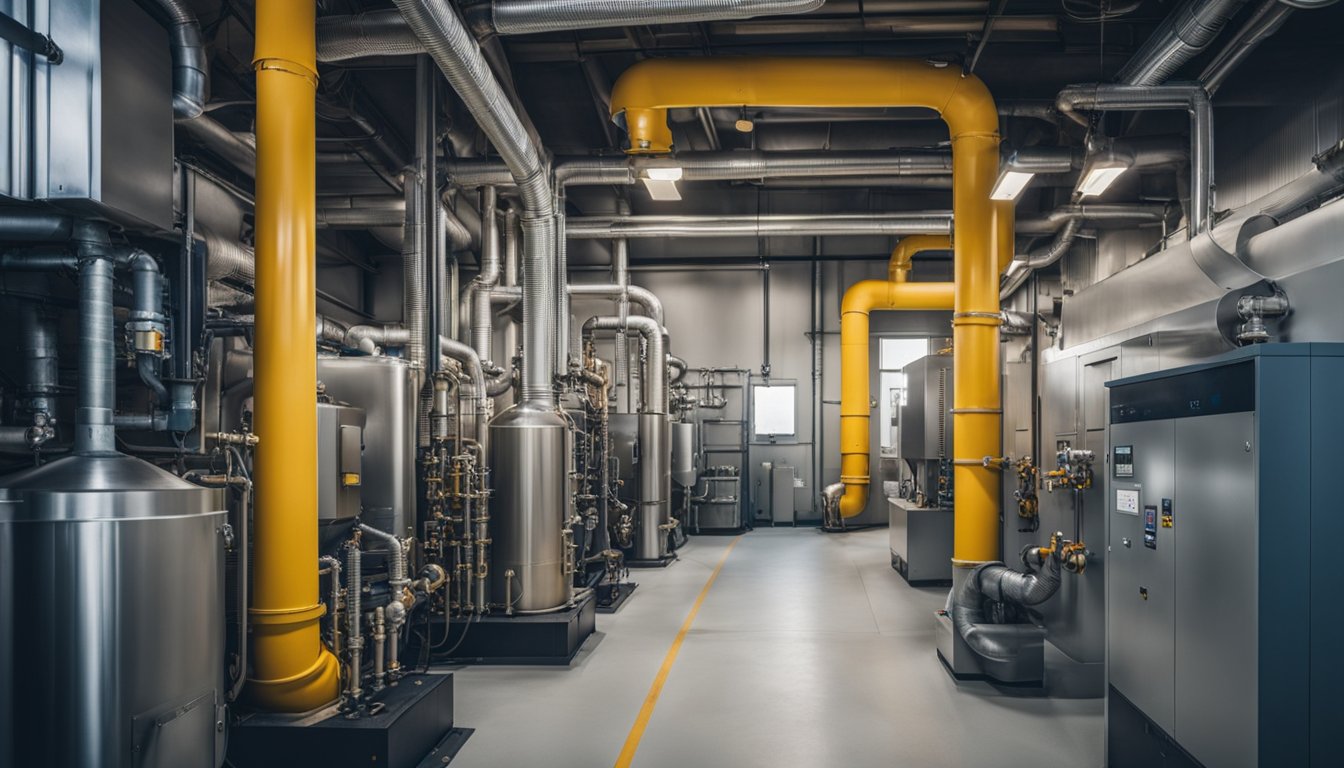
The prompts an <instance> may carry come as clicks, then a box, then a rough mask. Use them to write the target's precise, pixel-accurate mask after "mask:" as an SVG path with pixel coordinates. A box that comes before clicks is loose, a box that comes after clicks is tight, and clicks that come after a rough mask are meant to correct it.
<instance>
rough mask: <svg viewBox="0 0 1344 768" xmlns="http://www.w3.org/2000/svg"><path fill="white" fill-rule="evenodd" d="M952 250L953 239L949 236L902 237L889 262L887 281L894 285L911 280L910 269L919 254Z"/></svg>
mask: <svg viewBox="0 0 1344 768" xmlns="http://www.w3.org/2000/svg"><path fill="white" fill-rule="evenodd" d="M950 250H952V238H950V237H948V236H947V235H909V236H907V237H902V238H901V241H900V242H899V243H897V244H896V248H895V249H894V250H892V252H891V261H889V262H887V279H888V280H890V281H891V282H893V283H904V282H905V281H906V280H908V279H910V268H911V266H913V261H914V258H915V254H917V253H923V252H924V251H950Z"/></svg>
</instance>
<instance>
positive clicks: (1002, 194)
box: [989, 166, 1036, 200]
mask: <svg viewBox="0 0 1344 768" xmlns="http://www.w3.org/2000/svg"><path fill="white" fill-rule="evenodd" d="M1035 176H1036V174H1034V173H1032V172H1031V171H1015V170H1013V169H1012V167H1010V166H1004V168H1003V170H1002V171H1000V172H999V180H998V181H996V182H994V189H992V190H990V192H989V199H990V200H1016V199H1017V198H1019V197H1021V196H1022V191H1023V190H1024V189H1026V188H1027V185H1028V184H1030V183H1031V180H1032V178H1033V177H1035Z"/></svg>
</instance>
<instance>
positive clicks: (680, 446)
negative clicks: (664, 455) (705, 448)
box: [672, 421, 700, 488]
mask: <svg viewBox="0 0 1344 768" xmlns="http://www.w3.org/2000/svg"><path fill="white" fill-rule="evenodd" d="M695 428H696V423H695V422H694V421H674V422H672V480H673V481H675V482H676V484H677V485H680V486H681V487H682V488H693V487H695V483H696V481H698V480H699V479H700V467H699V461H698V458H699V457H698V456H696V450H695V448H696V446H695Z"/></svg>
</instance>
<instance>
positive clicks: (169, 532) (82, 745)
mask: <svg viewBox="0 0 1344 768" xmlns="http://www.w3.org/2000/svg"><path fill="white" fill-rule="evenodd" d="M224 509H225V508H224V498H223V492H222V491H218V490H211V489H206V488H201V487H198V486H195V485H192V484H190V483H188V482H186V481H184V480H181V479H180V478H178V477H176V476H174V475H171V474H169V473H167V472H164V471H163V470H161V469H159V468H157V467H155V466H153V465H151V464H149V463H146V462H144V461H141V460H139V459H136V458H132V457H129V456H120V455H99V456H72V457H68V458H64V459H61V460H59V461H54V462H52V463H50V464H47V465H45V466H42V467H38V468H35V469H29V470H25V471H23V472H20V473H17V474H14V475H10V476H9V477H6V478H3V479H0V765H6V766H62V767H63V768H93V767H95V766H96V767H97V768H109V767H110V768H121V767H123V766H124V767H125V768H132V766H135V767H136V768H138V767H139V766H188V767H190V766H197V767H199V768H214V767H215V766H218V765H219V764H220V763H221V762H222V758H223V746H224V696H225V691H224V685H225V684H224V673H223V670H224V522H225V511H224Z"/></svg>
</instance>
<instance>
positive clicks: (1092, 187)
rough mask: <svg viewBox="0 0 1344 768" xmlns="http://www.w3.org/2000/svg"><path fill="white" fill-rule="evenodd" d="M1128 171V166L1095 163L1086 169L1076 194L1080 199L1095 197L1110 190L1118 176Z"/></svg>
mask: <svg viewBox="0 0 1344 768" xmlns="http://www.w3.org/2000/svg"><path fill="white" fill-rule="evenodd" d="M1127 170H1129V166H1128V165H1122V164H1111V163H1097V164H1095V165H1092V166H1090V167H1089V168H1088V169H1087V173H1086V174H1085V175H1084V176H1083V180H1082V182H1081V183H1079V184H1078V194H1079V195H1081V196H1082V197H1095V196H1097V195H1100V194H1101V193H1103V192H1105V191H1106V190H1107V189H1109V188H1110V186H1111V184H1113V183H1115V180H1116V179H1118V178H1120V174H1122V173H1124V172H1125V171H1127Z"/></svg>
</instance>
